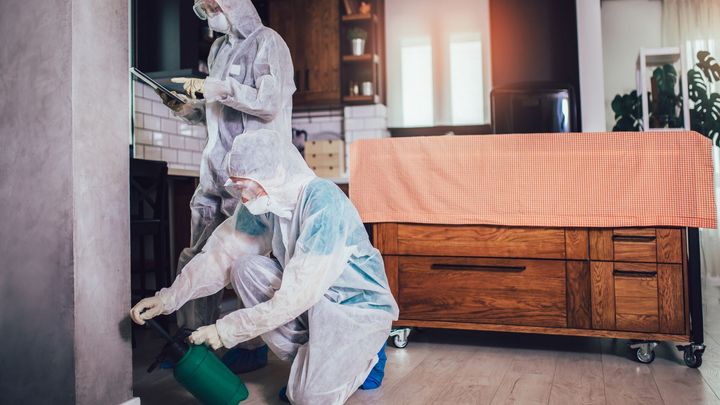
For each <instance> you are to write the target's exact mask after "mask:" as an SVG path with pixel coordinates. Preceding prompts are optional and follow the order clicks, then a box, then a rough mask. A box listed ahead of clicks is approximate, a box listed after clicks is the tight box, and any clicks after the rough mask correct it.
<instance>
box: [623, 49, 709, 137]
mask: <svg viewBox="0 0 720 405" xmlns="http://www.w3.org/2000/svg"><path fill="white" fill-rule="evenodd" d="M697 59H698V62H697V63H696V64H695V66H694V67H693V68H692V69H690V70H688V72H687V83H688V84H687V85H688V98H689V101H690V105H689V110H690V128H691V129H692V130H693V131H697V132H699V133H701V134H703V135H705V136H707V137H708V138H710V139H712V140H714V141H715V143H716V144H717V145H718V146H720V93H714V92H712V91H711V84H712V83H716V82H720V64H718V62H717V61H716V60H715V58H713V57H712V56H711V55H710V53H709V52H706V51H700V52H698V53H697ZM676 82H677V72H676V70H675V68H673V67H672V66H671V65H664V66H661V67H658V68H656V69H655V70H654V71H653V77H652V92H650V93H648V102H649V104H650V106H651V111H650V120H651V122H652V123H653V125H652V127H655V128H657V127H663V126H668V125H669V126H672V127H682V126H683V118H682V114H679V113H678V111H681V110H682V98H681V97H680V96H679V95H678V94H676V93H675V83H676ZM681 85H682V83H681ZM611 107H612V110H613V112H614V113H615V126H613V129H612V130H613V131H640V130H641V129H642V104H641V99H640V96H639V95H638V94H637V92H636V91H632V92H630V93H628V94H624V95H619V94H618V95H616V96H615V98H613V101H612V103H611Z"/></svg>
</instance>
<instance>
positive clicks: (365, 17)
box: [342, 13, 378, 23]
mask: <svg viewBox="0 0 720 405" xmlns="http://www.w3.org/2000/svg"><path fill="white" fill-rule="evenodd" d="M342 21H343V22H358V21H372V22H375V23H376V22H378V17H377V15H376V14H359V13H358V14H349V15H344V16H342Z"/></svg>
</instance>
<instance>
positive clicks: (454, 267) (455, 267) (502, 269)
mask: <svg viewBox="0 0 720 405" xmlns="http://www.w3.org/2000/svg"><path fill="white" fill-rule="evenodd" d="M430 268H431V269H432V270H471V271H496V272H497V271H500V272H506V273H519V272H521V271H525V266H482V265H478V264H442V263H438V264H433V265H432V266H430Z"/></svg>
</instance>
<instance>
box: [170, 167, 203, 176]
mask: <svg viewBox="0 0 720 405" xmlns="http://www.w3.org/2000/svg"><path fill="white" fill-rule="evenodd" d="M168 175H169V176H179V177H200V171H199V170H192V169H178V168H174V167H170V168H168Z"/></svg>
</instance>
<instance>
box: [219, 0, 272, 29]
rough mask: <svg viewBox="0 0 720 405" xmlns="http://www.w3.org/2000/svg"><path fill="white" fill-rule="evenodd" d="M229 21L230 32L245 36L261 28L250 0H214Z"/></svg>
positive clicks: (258, 17) (260, 22)
mask: <svg viewBox="0 0 720 405" xmlns="http://www.w3.org/2000/svg"><path fill="white" fill-rule="evenodd" d="M216 1H217V3H218V5H219V6H220V8H221V9H222V11H223V13H224V14H225V16H226V17H227V19H228V21H230V34H231V35H233V36H236V37H238V38H247V37H249V36H250V34H252V33H253V32H255V31H257V30H258V29H259V28H261V27H262V26H263V25H262V21H261V20H260V16H259V15H258V13H257V10H255V6H253V4H252V2H251V1H250V0H216Z"/></svg>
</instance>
